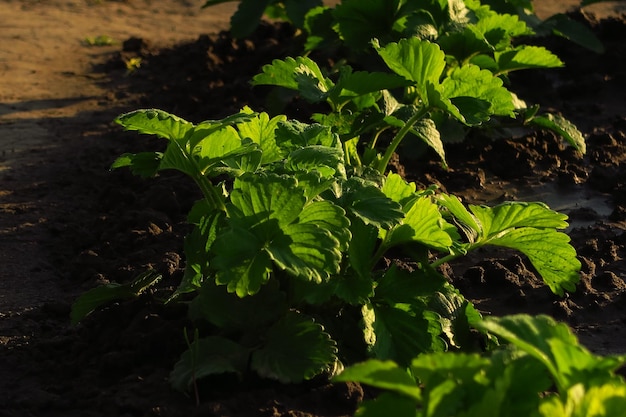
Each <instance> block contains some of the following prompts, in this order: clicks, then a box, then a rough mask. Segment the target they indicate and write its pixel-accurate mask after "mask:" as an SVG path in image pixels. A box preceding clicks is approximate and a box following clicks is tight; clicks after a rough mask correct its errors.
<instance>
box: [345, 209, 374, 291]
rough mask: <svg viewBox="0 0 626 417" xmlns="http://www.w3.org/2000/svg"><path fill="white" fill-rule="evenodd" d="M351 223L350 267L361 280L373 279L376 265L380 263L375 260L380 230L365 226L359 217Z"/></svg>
mask: <svg viewBox="0 0 626 417" xmlns="http://www.w3.org/2000/svg"><path fill="white" fill-rule="evenodd" d="M350 223H351V224H350V231H351V233H352V239H351V240H350V246H349V247H348V257H349V259H350V266H351V267H352V269H354V271H356V273H357V274H358V275H359V276H360V277H361V278H368V279H371V274H372V269H373V268H374V263H376V262H377V261H378V260H377V259H374V258H373V257H374V251H375V250H376V244H377V243H378V228H377V227H376V226H373V225H369V224H365V222H364V221H363V220H360V219H359V218H358V217H357V218H355V219H352V221H351V222H350Z"/></svg>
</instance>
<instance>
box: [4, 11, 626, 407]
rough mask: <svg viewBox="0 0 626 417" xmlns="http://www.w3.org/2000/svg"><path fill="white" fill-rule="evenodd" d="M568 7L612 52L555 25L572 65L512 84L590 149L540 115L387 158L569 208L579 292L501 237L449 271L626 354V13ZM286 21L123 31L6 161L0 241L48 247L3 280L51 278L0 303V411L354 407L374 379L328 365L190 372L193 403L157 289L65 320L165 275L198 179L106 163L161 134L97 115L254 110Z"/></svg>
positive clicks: (418, 175) (488, 300) (513, 307)
mask: <svg viewBox="0 0 626 417" xmlns="http://www.w3.org/2000/svg"><path fill="white" fill-rule="evenodd" d="M25 3H27V2H25ZM572 17H573V18H574V19H576V20H579V21H581V22H584V23H585V24H587V25H589V27H591V28H592V29H593V31H594V32H595V33H596V35H597V36H598V37H599V38H600V40H601V41H602V42H603V43H604V45H605V47H606V52H605V53H604V54H603V55H595V54H594V53H592V52H589V51H587V50H585V49H582V48H580V47H579V46H576V45H574V44H573V43H570V42H567V41H565V40H563V39H559V38H549V39H543V40H540V42H541V43H542V44H545V45H546V46H548V48H549V49H551V50H552V51H553V52H555V53H556V54H557V55H558V56H559V57H561V59H562V60H563V61H564V62H565V65H566V67H565V68H563V69H553V70H536V71H533V70H529V71H523V72H520V73H519V74H515V75H514V77H513V86H514V87H513V89H514V90H515V92H516V93H517V94H518V95H519V96H520V97H521V98H522V99H525V100H528V101H529V102H534V103H540V104H541V105H542V106H543V107H546V108H548V109H549V110H550V111H552V112H555V113H562V114H563V115H564V116H565V117H567V118H568V119H569V120H571V121H573V122H574V123H575V124H576V125H577V126H578V127H579V128H580V129H581V130H582V131H583V133H584V134H585V136H586V138H587V154H586V155H585V156H584V157H583V156H581V155H580V154H578V153H576V152H575V151H574V150H573V149H572V148H569V147H566V146H565V145H564V144H563V142H562V141H561V139H560V138H556V137H555V136H554V135H553V134H551V133H546V132H536V133H531V134H528V133H524V134H522V135H521V136H520V137H515V138H503V139H499V140H497V141H491V140H487V139H485V138H484V137H480V136H479V135H475V137H471V138H470V140H468V141H466V142H464V143H462V144H457V145H452V146H449V147H448V148H447V149H446V150H447V158H448V164H449V166H450V167H449V169H447V170H445V169H443V168H442V167H441V164H440V163H439V162H438V160H437V158H436V156H435V155H434V154H433V155H430V154H429V153H428V152H427V153H426V154H424V155H422V156H421V157H420V158H418V159H406V158H397V159H396V160H395V161H394V164H393V166H394V169H395V170H397V171H398V172H399V173H401V174H402V175H403V176H404V177H405V178H406V179H408V180H411V181H415V182H417V183H418V184H421V185H423V186H428V185H431V184H437V185H438V186H439V187H440V190H443V191H445V192H449V193H452V194H455V195H458V196H460V197H462V198H463V199H464V201H465V202H466V203H471V204H488V205H493V204H497V203H499V202H502V201H506V200H519V201H544V202H546V203H548V204H549V205H550V207H551V208H553V209H555V210H557V211H560V212H563V213H566V214H568V215H569V216H570V224H571V226H570V229H568V230H567V233H568V234H569V235H570V237H571V238H572V245H573V246H574V247H575V248H576V250H577V252H578V255H579V258H580V260H581V262H582V265H583V267H582V271H581V281H580V284H579V285H578V287H577V291H576V292H574V293H571V294H567V295H566V296H565V297H563V298H561V297H558V296H555V295H554V294H552V292H551V291H550V290H549V289H548V288H547V287H546V286H545V285H544V284H543V283H542V281H541V280H540V279H539V278H538V277H537V276H536V274H535V273H534V272H533V269H532V267H530V266H529V264H528V261H527V260H525V259H524V258H523V257H521V256H520V255H518V254H511V253H506V252H482V253H479V254H476V255H479V256H473V257H471V258H469V259H463V261H462V262H459V263H458V264H455V263H453V264H451V265H450V266H449V267H446V268H445V269H444V270H443V272H444V274H445V275H446V276H447V277H448V278H449V279H450V280H451V281H452V282H453V283H454V284H455V286H457V287H458V288H459V289H460V290H461V292H462V293H463V294H464V295H465V296H466V297H467V298H468V299H470V300H472V301H473V302H474V304H475V305H476V307H477V308H478V310H479V311H481V312H482V313H483V314H485V315H491V314H493V315H503V314H512V313H531V314H539V313H545V314H549V315H551V316H553V317H555V318H557V319H559V320H562V321H564V322H566V323H568V324H569V325H570V326H571V327H572V328H573V329H574V330H575V331H576V333H577V335H578V337H579V338H580V340H581V342H582V343H583V344H584V345H585V346H587V347H588V348H589V349H590V350H592V351H594V352H596V353H599V354H609V353H626V330H625V329H626V263H625V262H626V234H625V229H626V190H625V186H626V116H625V115H626V103H625V102H624V99H623V92H624V91H626V73H625V71H624V69H623V67H622V66H621V65H618V64H617V63H618V62H620V61H621V60H622V57H624V56H626V46H625V45H624V43H623V39H624V38H625V37H626V26H625V20H626V19H625V18H624V16H623V15H622V16H621V17H620V18H611V19H605V20H602V21H597V20H595V19H594V18H593V17H590V16H585V15H582V14H572ZM293 36H294V31H293V30H292V29H291V28H290V27H289V26H287V25H284V24H267V23H265V24H263V25H261V26H260V27H259V29H257V31H256V32H255V33H254V34H253V35H252V36H251V37H250V38H249V39H246V40H233V39H231V38H230V36H229V35H228V33H226V32H220V33H208V34H206V35H202V36H200V37H198V38H197V39H196V40H195V41H187V42H183V43H178V44H176V45H174V46H169V47H161V46H158V47H157V46H153V45H152V41H151V39H149V38H140V37H128V38H127V39H125V41H124V42H123V43H121V44H119V45H118V46H117V47H114V48H111V49H110V52H109V53H107V54H106V56H105V57H102V58H101V59H99V60H98V65H97V66H95V67H94V68H93V69H92V72H91V74H92V76H93V77H94V78H96V79H97V80H98V82H99V83H100V87H101V88H103V89H104V90H105V91H107V93H106V96H105V97H104V98H101V99H100V101H99V103H98V106H99V107H98V108H97V110H96V111H93V110H90V111H89V112H86V114H84V115H82V116H81V115H80V114H78V115H77V116H75V117H74V118H72V119H71V120H65V121H63V122H57V124H56V126H55V122H54V121H53V122H50V121H48V122H46V123H47V124H46V125H45V126H46V127H49V128H50V126H52V128H54V130H55V132H56V134H57V137H60V138H61V142H62V143H63V144H62V146H61V147H55V148H50V149H44V150H41V149H40V150H39V151H37V152H34V153H32V154H31V155H30V157H28V158H25V159H24V157H21V158H22V159H20V162H21V163H22V165H21V166H17V165H14V166H11V167H10V168H9V169H6V170H4V171H2V172H0V175H2V178H3V182H4V187H3V191H2V193H3V194H1V195H3V196H6V197H7V202H6V203H3V204H2V206H1V207H2V215H3V219H2V226H3V228H4V230H5V231H4V232H3V235H2V243H3V245H12V244H14V243H13V242H19V241H20V239H24V240H27V241H29V242H31V243H34V244H36V245H37V246H38V247H39V248H40V249H39V253H40V254H41V255H42V256H43V258H40V259H28V256H27V255H28V252H27V250H26V249H25V250H24V251H23V252H22V255H24V257H23V258H22V259H21V260H20V262H7V265H12V266H11V268H10V269H9V270H6V271H5V272H3V273H2V274H1V275H2V277H3V279H6V280H10V279H12V280H13V281H11V282H12V283H13V284H12V285H13V287H12V289H11V291H14V292H16V293H19V292H20V282H19V281H16V277H19V276H20V274H28V275H29V276H30V278H29V279H32V277H33V276H35V277H41V280H42V284H41V286H40V288H41V289H42V290H44V291H45V292H46V294H45V295H41V294H40V295H38V296H35V299H37V300H41V302H39V303H34V304H33V305H32V306H28V303H27V300H28V296H29V293H28V292H27V293H24V294H22V297H23V298H24V299H25V301H23V302H22V303H21V304H20V305H19V306H18V304H10V303H9V302H7V306H8V307H7V308H6V311H1V312H0V318H1V319H2V322H1V323H2V324H1V327H0V329H2V334H1V335H0V336H2V345H1V346H0V375H1V376H2V378H1V380H2V382H1V383H0V410H1V411H0V415H2V416H4V415H6V416H16V417H17V416H30V415H32V416H57V415H58V416H125V415H128V416H144V415H145V416H152V415H154V416H179V415H180V416H183V415H216V416H252V415H259V416H288V415H289V416H344V415H345V416H347V415H352V414H353V413H354V410H355V408H356V405H357V403H358V402H359V401H361V400H362V399H363V397H367V396H370V395H371V394H372V393H371V392H370V391H368V390H367V389H364V388H363V387H361V386H359V385H357V384H337V385H329V384H327V383H326V382H325V381H323V380H321V379H314V380H312V381H309V382H307V383H305V384H301V385H290V386H284V385H279V384H277V383H269V382H267V381H261V380H251V381H247V382H246V383H245V384H244V385H241V384H238V383H237V381H235V380H229V379H227V378H226V379H224V378H222V379H218V378H214V379H213V378H209V379H208V380H206V381H205V382H202V386H201V387H202V388H207V387H211V389H207V390H202V392H203V393H205V394H204V395H203V396H202V397H201V403H200V405H199V406H197V405H196V404H195V400H194V399H193V398H192V397H188V396H185V395H182V394H180V393H176V392H173V391H172V390H171V389H170V387H169V384H168V382H167V377H168V374H169V372H170V370H171V369H172V367H173V365H174V363H175V362H176V361H177V360H178V358H179V356H180V353H181V352H182V351H183V350H184V349H185V347H186V346H185V340H184V338H183V335H182V334H181V328H182V326H184V325H185V323H186V320H187V319H186V316H185V312H184V310H182V309H180V308H179V307H176V306H167V307H164V306H163V305H161V304H160V303H159V302H158V301H157V300H158V298H159V296H160V295H161V294H160V292H159V291H160V290H156V291H155V292H153V293H150V294H148V295H144V296H142V297H140V298H138V299H136V300H133V301H130V302H122V303H118V304H116V305H113V306H111V307H110V308H107V309H104V310H102V311H98V312H96V313H94V314H92V315H91V316H89V317H88V318H87V319H86V320H85V321H84V322H83V323H81V324H80V325H79V326H71V325H70V324H69V319H68V316H69V312H70V306H71V302H72V301H73V299H74V297H76V296H77V295H78V294H79V293H80V292H82V291H85V290H87V289H89V288H92V287H93V286H95V285H98V284H103V283H108V282H112V281H115V282H126V281H129V280H131V279H132V278H133V277H134V276H136V275H137V274H138V273H140V272H142V271H143V270H144V269H145V268H147V267H148V266H152V267H154V268H156V269H157V270H158V271H159V272H161V273H162V274H163V275H164V279H163V281H162V283H161V284H160V287H159V288H160V289H161V290H165V289H167V288H168V287H175V286H176V285H177V284H176V283H177V282H178V281H180V278H181V276H182V268H183V266H184V264H183V258H182V249H183V248H182V237H183V236H184V235H185V234H186V233H187V232H188V231H189V226H188V225H187V224H186V223H185V216H186V214H187V213H188V211H189V209H190V207H191V205H192V204H193V202H194V201H195V200H196V199H197V198H198V194H197V191H196V190H195V188H194V184H192V183H190V182H189V181H188V180H187V179H185V178H183V177H181V176H179V175H176V174H165V175H161V176H160V177H159V178H158V179H157V180H144V179H141V178H137V177H133V176H132V175H131V174H130V173H128V172H123V171H114V172H110V171H109V170H108V167H109V166H110V164H111V162H112V161H113V160H114V159H115V158H116V157H117V156H118V155H119V154H121V153H124V152H133V151H141V150H145V149H154V148H155V147H158V142H155V141H154V140H153V139H150V138H146V137H138V136H137V135H135V134H133V133H126V132H122V131H121V129H120V128H119V127H115V126H112V125H110V124H108V123H107V121H109V120H112V119H113V118H114V117H115V116H116V115H117V114H119V113H121V112H123V111H129V110H133V109H135V108H146V107H151V108H152V107H153V108H160V109H163V110H166V111H169V112H172V113H175V114H177V115H179V116H181V117H184V118H185V119H187V120H190V121H193V122H199V121H202V120H205V119H218V118H221V117H224V116H226V115H229V114H232V113H234V112H237V111H238V110H239V109H240V108H242V107H243V106H245V105H249V106H250V107H252V108H253V109H255V110H259V111H260V110H263V109H264V106H265V103H266V101H265V96H264V94H265V92H267V90H266V89H264V88H253V87H251V86H250V84H249V80H250V77H251V76H252V75H254V74H256V73H258V71H259V69H260V67H261V66H262V65H263V64H265V63H268V62H269V61H270V60H271V59H273V58H284V57H286V56H288V55H292V54H293V53H294V49H293V48H294V47H295V46H294V41H293ZM134 58H140V59H141V66H140V67H139V68H137V69H135V70H133V71H131V72H129V70H128V67H127V65H126V64H127V63H128V62H129V61H130V60H131V59H134ZM310 111H311V108H310V107H308V106H307V105H306V104H305V103H301V105H299V106H294V107H292V108H291V109H290V111H289V113H288V115H289V116H290V117H294V118H299V119H301V120H306V118H307V117H308V114H310ZM25 161H26V162H25ZM24 162H25V163H24ZM25 168H27V169H25ZM12 184H15V185H16V187H15V190H19V191H20V193H21V194H20V195H16V194H15V193H12V191H15V190H11V185H12ZM31 214H32V215H33V216H34V217H29V215H31ZM13 256H17V255H13ZM0 259H2V258H0ZM14 260H15V259H13V261H14ZM8 275H11V277H9V276H8ZM7 288H9V287H8V286H7ZM29 288H31V287H29ZM34 288H35V289H34V290H33V289H30V290H29V291H36V288H37V286H36V285H35V286H34ZM3 291H8V290H7V289H4V290H3ZM11 296H12V295H10V294H9V292H7V295H3V296H2V298H3V299H5V298H6V299H8V298H9V297H11Z"/></svg>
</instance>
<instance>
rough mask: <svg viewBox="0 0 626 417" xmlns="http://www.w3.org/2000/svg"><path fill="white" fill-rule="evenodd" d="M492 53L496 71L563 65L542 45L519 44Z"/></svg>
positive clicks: (506, 71) (503, 71)
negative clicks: (512, 47)
mask: <svg viewBox="0 0 626 417" xmlns="http://www.w3.org/2000/svg"><path fill="white" fill-rule="evenodd" d="M494 55H495V60H496V63H497V66H498V73H508V72H511V71H517V70H521V69H528V68H558V67H562V66H563V65H564V64H563V61H561V60H560V59H559V57H557V56H556V55H554V54H553V53H552V52H550V51H548V50H547V49H546V48H544V47H542V46H530V45H521V46H518V47H516V48H514V49H509V50H506V51H504V52H496V53H495V54H494Z"/></svg>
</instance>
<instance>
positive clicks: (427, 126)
mask: <svg viewBox="0 0 626 417" xmlns="http://www.w3.org/2000/svg"><path fill="white" fill-rule="evenodd" d="M411 133H412V134H413V135H415V136H416V137H417V138H419V139H421V140H422V141H423V142H424V143H426V144H427V145H428V146H429V147H430V148H431V149H433V150H434V151H435V152H436V153H437V155H438V156H439V158H441V162H442V163H443V166H444V168H447V167H448V163H447V162H446V151H445V150H444V149H443V142H442V141H441V135H440V134H439V130H437V126H436V125H435V122H434V121H433V120H432V119H420V120H419V121H418V122H417V123H416V124H415V125H414V126H413V127H412V128H411Z"/></svg>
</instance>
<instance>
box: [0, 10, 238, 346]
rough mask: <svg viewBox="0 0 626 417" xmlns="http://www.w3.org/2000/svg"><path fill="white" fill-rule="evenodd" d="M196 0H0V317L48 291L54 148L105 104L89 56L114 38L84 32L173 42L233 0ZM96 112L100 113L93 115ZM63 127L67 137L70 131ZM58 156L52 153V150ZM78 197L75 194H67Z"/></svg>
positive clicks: (219, 20) (206, 24) (213, 28)
mask: <svg viewBox="0 0 626 417" xmlns="http://www.w3.org/2000/svg"><path fill="white" fill-rule="evenodd" d="M203 3H204V2H203V1H202V0H190V1H182V0H159V1H149V0H133V1H126V2H112V1H95V0H94V1H86V0H74V1H72V0H66V1H63V0H51V1H46V2H39V1H27V0H23V1H2V2H0V319H2V318H3V317H8V316H11V315H14V314H20V312H23V311H24V310H27V309H30V308H34V307H36V306H38V305H40V304H41V303H43V302H46V301H50V300H51V299H54V298H55V297H56V296H57V295H58V293H59V290H58V289H57V286H56V278H57V276H58V274H59V273H60V272H57V271H54V270H53V268H52V267H51V266H50V265H49V264H48V262H47V261H46V256H45V251H44V249H43V246H42V245H43V243H44V242H45V241H46V239H50V237H49V236H48V234H47V231H46V229H45V227H43V226H44V225H45V222H46V220H47V218H49V216H50V214H51V213H52V212H53V211H54V210H55V209H56V207H57V204H56V202H55V200H56V201H58V198H63V197H62V194H61V193H60V192H59V191H61V190H56V191H55V190H48V189H47V188H48V187H47V186H46V183H47V180H48V178H46V175H45V172H46V170H45V169H42V166H45V165H50V164H53V163H54V162H55V159H54V158H58V156H56V157H53V156H52V154H55V155H58V152H53V151H54V150H55V149H54V148H57V149H56V150H58V148H60V147H62V146H66V147H67V150H66V154H67V157H70V158H71V157H72V148H71V147H70V146H68V144H71V143H73V142H72V141H75V140H80V136H81V135H87V134H88V132H89V130H90V129H91V130H93V129H97V126H98V123H99V121H98V117H97V116H98V113H100V112H102V111H103V110H105V107H106V103H107V102H106V99H105V98H106V95H107V91H106V89H105V87H104V86H103V81H105V80H104V75H102V74H98V73H97V72H94V70H93V68H94V65H96V64H98V63H101V62H104V60H105V59H106V57H107V56H109V55H110V54H111V53H112V52H113V51H116V50H119V49H120V45H119V43H118V44H117V45H112V46H105V47H89V46H87V45H85V44H84V42H83V41H84V40H85V38H87V37H95V36H98V35H108V36H110V37H111V38H113V39H114V40H116V41H117V42H121V41H123V40H125V39H128V38H129V37H132V36H134V37H141V38H145V39H149V40H150V42H151V44H152V45H155V46H159V45H163V46H166V45H171V44H173V43H176V42H180V41H184V40H192V39H195V38H197V37H198V35H200V34H202V33H214V32H218V31H220V30H222V29H226V28H227V26H228V18H229V16H230V15H231V13H232V11H233V9H234V7H235V6H234V4H226V5H221V6H217V7H214V8H211V9H205V10H203V9H201V5H202V4H203ZM100 118H101V117H100ZM67 132H71V136H72V137H68V134H67ZM56 160H58V159H56ZM74 198H80V196H74ZM2 328H3V326H2V322H0V339H2V338H3V336H2V332H1V329H2Z"/></svg>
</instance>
